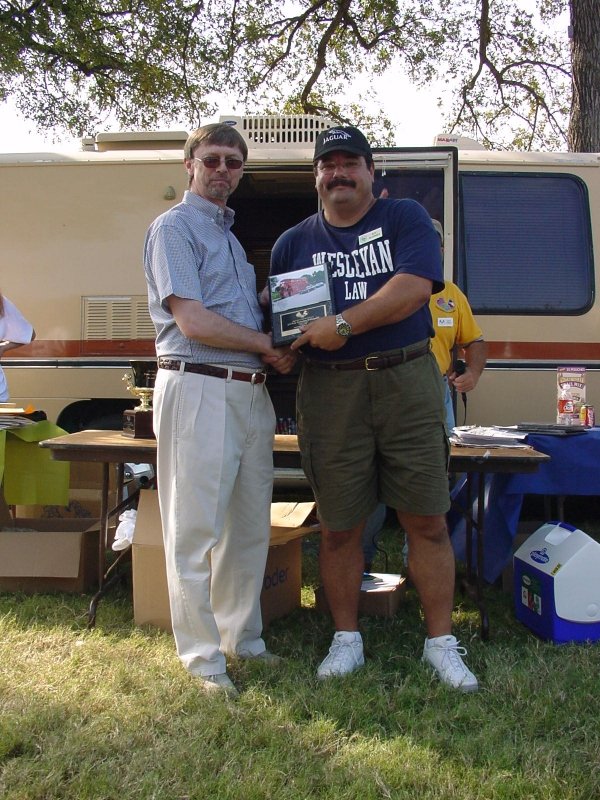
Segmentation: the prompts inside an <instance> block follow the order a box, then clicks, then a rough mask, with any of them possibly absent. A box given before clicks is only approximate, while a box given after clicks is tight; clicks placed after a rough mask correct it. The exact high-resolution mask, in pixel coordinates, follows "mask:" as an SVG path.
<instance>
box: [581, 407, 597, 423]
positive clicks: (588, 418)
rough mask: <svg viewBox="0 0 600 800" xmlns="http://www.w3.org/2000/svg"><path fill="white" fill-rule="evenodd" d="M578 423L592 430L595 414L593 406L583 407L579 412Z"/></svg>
mask: <svg viewBox="0 0 600 800" xmlns="http://www.w3.org/2000/svg"><path fill="white" fill-rule="evenodd" d="M579 422H580V423H581V424H582V425H585V427H586V428H593V427H594V425H595V424H596V412H595V410H594V406H591V405H588V404H586V405H583V406H581V409H580V411H579Z"/></svg>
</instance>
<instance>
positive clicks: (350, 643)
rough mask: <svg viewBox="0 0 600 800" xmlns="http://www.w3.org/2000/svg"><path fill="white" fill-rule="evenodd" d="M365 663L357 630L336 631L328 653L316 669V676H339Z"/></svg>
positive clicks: (321, 677) (360, 638)
mask: <svg viewBox="0 0 600 800" xmlns="http://www.w3.org/2000/svg"><path fill="white" fill-rule="evenodd" d="M364 663H365V657H364V655H363V643H362V637H361V635H360V633H359V632H358V631H337V633H335V634H334V637H333V642H332V643H331V647H330V648H329V653H328V655H327V656H326V657H325V658H324V659H323V661H322V662H321V664H320V665H319V668H318V669H317V678H319V679H320V680H323V678H341V677H342V675H348V674H349V673H350V672H354V670H355V669H359V668H360V667H362V666H363V664H364Z"/></svg>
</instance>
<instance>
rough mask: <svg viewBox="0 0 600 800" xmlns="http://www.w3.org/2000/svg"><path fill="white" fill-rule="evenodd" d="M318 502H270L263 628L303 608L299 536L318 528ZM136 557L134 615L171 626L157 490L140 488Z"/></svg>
mask: <svg viewBox="0 0 600 800" xmlns="http://www.w3.org/2000/svg"><path fill="white" fill-rule="evenodd" d="M314 507H315V506H314V503H312V502H309V503H273V504H272V505H271V546H270V548H269V554H268V558H267V565H266V568H265V576H264V581H263V589H262V592H261V609H262V614H263V627H264V628H266V627H267V625H269V624H270V623H271V622H272V621H273V620H274V619H278V618H279V617H282V616H284V615H285V614H288V613H289V612H290V611H293V609H294V608H299V607H300V592H301V583H302V574H301V573H302V548H301V539H302V537H303V536H306V535H308V534H311V533H315V532H317V531H318V530H319V526H318V523H317V522H316V518H315V516H314ZM132 558H133V616H134V621H135V623H136V625H154V626H156V627H157V628H161V629H162V630H165V631H169V632H170V631H171V630H172V628H171V612H170V608H169V594H168V589H167V576H166V567H165V553H164V547H163V537H162V525H161V520H160V511H159V507H158V495H157V493H156V492H155V491H151V490H147V489H143V490H142V491H141V492H140V500H139V504H138V511H137V518H136V523H135V533H134V537H133V546H132Z"/></svg>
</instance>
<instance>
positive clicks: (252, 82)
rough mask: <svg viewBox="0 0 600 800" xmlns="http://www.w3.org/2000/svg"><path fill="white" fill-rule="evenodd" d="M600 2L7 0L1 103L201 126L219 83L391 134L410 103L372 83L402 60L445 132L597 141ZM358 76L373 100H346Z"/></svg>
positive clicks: (508, 140)
mask: <svg viewBox="0 0 600 800" xmlns="http://www.w3.org/2000/svg"><path fill="white" fill-rule="evenodd" d="M596 4H597V0H535V2H534V0H421V2H419V1H415V0H296V1H295V2H289V1H287V2H286V1H285V0H260V2H257V0H199V2H189V1H187V2H186V0H46V2H43V0H32V1H31V2H23V0H0V26H1V36H2V40H1V43H2V47H1V48H0V97H3V98H6V97H8V96H10V95H12V96H13V97H14V98H15V99H16V101H17V104H18V106H19V108H20V109H21V111H22V112H23V113H24V114H25V115H26V116H28V117H29V118H31V119H33V120H34V121H35V122H36V123H37V124H38V126H39V127H42V128H46V129H48V128H52V127H60V128H67V129H68V130H70V131H71V132H76V133H81V132H84V131H85V132H91V130H93V129H94V128H96V127H98V125H100V124H102V119H103V118H104V117H106V116H107V115H108V114H110V115H111V116H112V118H114V119H116V121H117V123H118V124H119V125H120V126H122V127H155V126H157V125H159V124H165V123H174V122H177V123H179V124H182V125H186V126H189V127H191V126H193V125H195V124H197V123H198V122H199V120H200V119H201V118H202V117H204V116H205V115H207V114H211V113H213V111H214V110H215V107H216V105H217V102H218V99H219V93H223V94H227V95H229V96H230V97H231V98H234V99H235V100H237V102H238V103H240V104H242V105H243V106H244V108H246V110H247V111H248V112H258V111H261V112H274V113H282V112H284V113H290V112H299V111H302V112H305V113H317V114H322V115H326V116H328V117H330V118H332V119H335V120H340V121H342V120H343V121H352V122H354V123H357V124H361V125H363V126H365V127H367V128H370V129H371V132H372V134H375V135H376V137H377V138H378V139H379V141H380V143H390V142H391V126H390V123H389V120H386V117H385V114H384V112H383V108H384V107H392V106H393V105H401V104H402V102H403V98H402V97H401V96H400V95H399V96H398V97H395V98H390V97H389V96H388V97H385V98H377V97H376V92H375V87H376V86H377V82H378V78H379V77H380V76H381V75H382V74H383V73H384V72H385V71H389V70H393V71H394V73H395V74H397V75H398V77H399V78H400V77H406V78H408V79H409V80H410V81H412V82H413V83H415V84H416V85H417V86H419V87H420V90H421V91H423V92H430V93H431V88H430V85H431V83H432V81H434V80H437V81H438V82H439V81H440V80H441V81H442V82H443V85H444V86H446V87H447V92H446V91H445V90H444V91H443V96H444V98H445V101H446V102H445V106H444V107H445V108H446V110H447V123H448V130H449V131H454V132H460V133H462V134H464V135H471V136H475V137H476V138H478V139H479V140H482V141H484V142H485V143H486V144H487V145H488V146H492V147H511V148H514V147H516V148H519V149H549V148H552V149H565V147H566V145H567V142H570V144H571V146H572V147H574V148H576V149H581V150H586V149H587V150H591V149H597V150H600V141H599V135H600V121H599V120H598V114H597V112H594V113H590V108H592V109H594V108H595V107H596V106H597V105H598V103H599V98H600V75H599V69H600V67H599V64H600V58H599V55H600V54H599V52H598V51H599V49H600V33H599V26H600V22H599V21H598V20H599V19H600V15H598V13H597V9H596V8H595V6H596ZM534 12H535V13H534ZM569 14H570V16H571V27H572V31H573V40H572V43H571V42H569V39H568V35H567V30H566V22H567V20H568V18H569ZM561 15H562V16H561ZM557 19H562V20H563V23H564V24H563V26H562V28H558V29H556V28H553V27H552V23H554V22H555V21H556V20H557ZM572 67H573V76H572V74H571V72H572V69H571V68H572ZM360 78H362V79H363V83H364V85H365V86H366V87H367V88H366V89H365V90H364V91H363V95H362V96H361V95H360V94H358V93H357V95H356V97H355V98H353V100H352V101H351V102H348V101H347V100H344V99H343V98H344V96H345V95H346V94H347V89H348V86H349V85H356V84H357V80H358V79H360ZM436 85H439V83H438V84H436ZM448 98H451V100H448ZM572 99H573V114H571V104H572ZM377 100H378V101H379V109H378V108H377V105H376V102H377ZM366 101H369V102H368V103H366ZM432 102H436V99H434V98H432ZM437 102H441V100H439V99H438V101H437ZM365 106H368V107H369V108H370V109H371V111H370V113H369V114H367V113H366V112H365ZM373 108H375V111H373ZM407 113H411V110H410V109H407ZM569 122H571V127H570V128H569Z"/></svg>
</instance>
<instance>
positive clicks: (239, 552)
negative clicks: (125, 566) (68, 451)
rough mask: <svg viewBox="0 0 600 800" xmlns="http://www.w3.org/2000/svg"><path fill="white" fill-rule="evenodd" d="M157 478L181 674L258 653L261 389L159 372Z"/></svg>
mask: <svg viewBox="0 0 600 800" xmlns="http://www.w3.org/2000/svg"><path fill="white" fill-rule="evenodd" d="M154 428H155V433H156V438H157V442H158V448H157V449H158V459H157V477H158V492H159V501H160V509H161V516H162V524H163V535H164V542H165V554H166V564H167V580H168V584H169V599H170V605H171V618H172V623H173V633H174V636H175V642H176V646H177V652H178V655H179V657H180V659H181V661H182V662H183V664H184V666H185V667H186V669H187V670H189V672H191V673H193V674H197V675H214V674H218V673H222V672H225V669H226V665H225V656H224V653H232V654H234V653H236V652H239V651H240V650H247V651H249V652H252V653H254V654H258V653H260V652H262V651H263V650H264V649H265V645H264V642H263V640H262V639H261V631H262V618H261V612H260V592H261V588H262V582H263V576H264V570H265V563H266V558H267V552H268V548H269V538H270V509H271V499H272V489H273V434H274V430H275V413H274V411H273V406H272V404H271V400H270V397H269V394H268V392H267V389H266V386H265V384H264V383H263V384H258V385H252V384H251V383H246V382H244V381H235V380H225V379H222V378H213V377H208V376H205V375H196V374H193V373H189V372H171V371H167V370H161V369H159V370H158V374H157V378H156V384H155V390H154Z"/></svg>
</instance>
